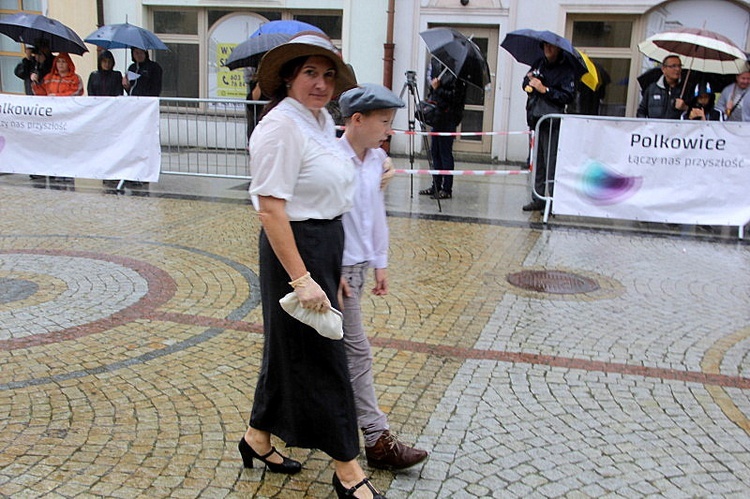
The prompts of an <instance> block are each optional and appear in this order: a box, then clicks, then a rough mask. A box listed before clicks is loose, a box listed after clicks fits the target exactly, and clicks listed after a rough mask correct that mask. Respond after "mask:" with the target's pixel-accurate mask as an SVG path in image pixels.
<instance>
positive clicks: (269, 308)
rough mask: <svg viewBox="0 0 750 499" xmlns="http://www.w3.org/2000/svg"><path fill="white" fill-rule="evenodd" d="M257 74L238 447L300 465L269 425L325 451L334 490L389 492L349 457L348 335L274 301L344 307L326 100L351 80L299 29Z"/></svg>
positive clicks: (354, 443)
mask: <svg viewBox="0 0 750 499" xmlns="http://www.w3.org/2000/svg"><path fill="white" fill-rule="evenodd" d="M258 82H259V85H260V88H261V91H262V92H263V94H265V95H269V96H271V101H270V102H269V104H268V106H266V109H265V110H264V115H263V116H262V118H261V121H260V122H259V123H258V126H257V127H256V128H255V130H254V131H253V134H252V135H251V137H250V143H249V149H250V168H251V173H252V179H253V180H252V183H251V185H250V195H251V199H252V201H253V206H254V207H255V209H256V210H257V211H258V213H259V215H260V220H261V224H262V230H261V234H260V237H259V254H260V282H261V301H262V304H263V326H264V333H265V344H264V349H263V361H262V365H261V370H260V374H259V376H258V384H257V386H256V390H255V399H254V402H253V410H252V413H251V416H250V425H249V427H248V429H247V432H246V433H245V435H244V437H243V438H242V440H240V443H239V449H240V453H241V454H242V458H243V462H244V465H245V466H246V467H252V462H253V459H258V460H260V461H261V462H263V463H264V464H265V465H266V466H267V467H268V469H269V470H270V471H272V472H278V473H288V474H293V473H297V472H298V471H300V470H301V467H302V466H301V464H300V463H299V462H298V461H295V460H293V459H290V458H288V457H285V456H282V455H281V454H280V453H279V452H278V451H276V450H275V448H274V447H272V445H271V435H272V434H273V435H276V436H278V437H279V438H280V439H282V440H283V441H284V442H286V444H287V445H288V446H295V447H304V448H315V449H320V450H322V451H324V452H325V453H327V454H328V455H329V456H331V457H332V458H333V459H334V466H335V471H334V474H333V478H332V482H333V485H334V489H335V490H336V493H337V495H339V497H345V496H346V497H384V496H382V495H380V494H379V493H378V492H377V490H376V489H375V488H374V487H373V486H372V485H371V484H370V482H369V480H368V479H367V478H366V477H365V474H364V471H363V470H362V468H361V467H360V466H359V463H358V462H357V459H356V458H357V455H358V454H359V435H358V428H357V417H356V412H355V407H354V396H353V393H352V388H351V383H350V381H349V376H348V371H347V361H346V353H345V350H344V343H343V341H341V340H331V339H328V338H324V337H323V336H321V335H319V334H317V332H316V331H315V330H314V329H312V328H310V327H309V326H306V325H304V324H303V323H301V322H299V321H297V320H296V319H294V318H293V317H291V316H290V315H289V314H287V313H286V312H284V311H283V309H282V308H281V306H280V305H279V299H281V298H282V297H283V296H285V295H286V294H287V293H289V292H290V291H292V290H294V293H295V294H296V295H297V298H298V299H299V302H300V304H301V305H302V307H304V308H306V309H310V310H312V311H316V312H320V313H323V312H325V311H327V310H328V309H329V308H330V307H334V308H339V307H338V302H337V298H336V292H337V289H338V284H339V280H340V276H341V258H342V252H343V244H344V234H343V227H342V223H341V215H342V214H343V213H344V212H345V211H347V210H349V208H350V207H351V205H352V196H353V187H354V175H355V173H354V166H353V164H352V163H351V161H350V159H349V158H347V157H346V156H345V155H344V154H343V153H342V152H341V149H340V148H339V147H338V145H337V143H336V132H335V127H334V124H333V120H332V119H331V116H330V115H329V114H328V112H327V111H326V109H325V105H326V104H327V103H328V102H329V101H330V100H331V99H332V98H333V96H334V95H337V94H339V93H341V92H343V91H344V90H347V89H349V88H352V87H354V86H356V81H355V80H354V77H353V75H352V73H351V71H350V70H349V69H348V68H347V66H346V65H345V64H344V62H343V61H342V59H341V57H340V55H339V53H338V51H337V50H336V48H335V47H334V46H333V44H332V43H331V41H330V39H328V38H327V37H326V36H325V35H321V34H319V33H313V32H304V33H300V34H298V35H296V36H295V37H294V38H292V39H291V40H290V41H289V42H287V43H285V44H283V45H280V46H278V47H276V48H274V49H272V50H270V51H269V52H268V53H267V54H266V55H265V57H264V58H263V60H262V61H261V64H260V67H259V68H258ZM352 489H354V490H352ZM347 492H348V493H349V495H348V496H347V495H346V494H347Z"/></svg>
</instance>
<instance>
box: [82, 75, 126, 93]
mask: <svg viewBox="0 0 750 499" xmlns="http://www.w3.org/2000/svg"><path fill="white" fill-rule="evenodd" d="M86 92H87V93H88V94H89V95H104V96H111V97H117V96H118V95H122V94H123V88H122V73H120V72H119V71H114V70H111V69H110V70H107V71H105V70H98V71H94V72H92V73H91V74H90V75H89V81H88V85H87V87H86Z"/></svg>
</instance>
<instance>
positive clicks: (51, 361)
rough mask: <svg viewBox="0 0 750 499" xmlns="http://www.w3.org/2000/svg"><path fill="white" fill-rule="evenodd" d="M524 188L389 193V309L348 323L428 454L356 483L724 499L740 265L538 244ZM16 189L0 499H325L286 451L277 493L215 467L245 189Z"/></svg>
mask: <svg viewBox="0 0 750 499" xmlns="http://www.w3.org/2000/svg"><path fill="white" fill-rule="evenodd" d="M400 163H401V164H397V167H398V168H408V167H409V166H408V165H404V164H403V160H402V161H401V162H400ZM526 182H527V177H526V175H524V174H520V175H514V176H503V177H501V176H497V177H481V178H480V177H462V178H460V179H457V181H456V186H455V187H454V197H453V199H450V200H443V201H442V202H441V205H440V206H437V203H436V201H434V200H430V199H428V198H426V197H425V196H419V195H418V194H417V191H418V190H419V189H422V188H425V187H427V186H428V185H429V179H428V178H427V177H409V176H399V177H397V178H396V179H395V180H394V182H393V183H392V184H391V186H390V188H389V194H388V210H389V214H390V217H389V224H390V228H391V266H390V277H391V292H390V294H389V295H388V296H385V297H374V296H370V297H368V298H367V299H365V300H364V303H363V307H364V312H365V320H366V327H367V329H368V331H369V334H370V337H371V341H372V344H373V351H374V354H375V381H376V389H377V391H378V394H379V401H380V404H381V406H382V407H383V409H384V410H385V411H386V412H387V413H388V414H389V419H390V423H391V427H392V430H393V431H394V432H395V433H396V434H397V435H398V436H399V437H400V438H401V440H403V441H405V442H407V443H417V445H418V446H420V447H422V448H425V449H427V450H429V451H430V453H431V454H430V458H429V460H428V461H426V462H425V463H424V464H422V465H420V466H418V467H416V468H414V469H411V470H408V471H406V472H402V473H391V472H386V471H377V470H370V469H368V468H367V466H366V463H365V460H364V458H363V457H361V462H362V464H363V467H364V468H365V470H366V471H367V472H368V473H370V474H371V475H372V477H373V481H374V483H375V484H376V485H377V486H378V487H380V488H382V489H384V490H387V492H388V497H389V498H406V497H414V498H448V497H451V498H454V497H459V498H461V497H466V498H468V497H544V498H546V497H648V496H663V497H746V496H747V491H748V490H749V489H750V434H749V432H750V419H748V418H749V417H750V397H749V395H750V373H748V369H750V360H749V359H750V357H749V355H750V245H748V243H747V242H745V241H739V240H737V237H736V235H737V233H736V229H728V228H714V229H711V228H708V229H706V228H700V229H699V228H693V227H673V226H658V225H646V224H638V223H631V224H624V223H621V224H619V225H617V224H614V223H613V222H606V223H604V222H601V223H600V222H596V221H587V222H586V223H583V222H582V221H580V220H578V221H574V220H553V222H552V223H551V224H550V225H549V226H544V225H543V224H541V223H540V221H539V215H538V214H531V215H530V214H528V213H523V212H521V210H520V206H521V205H522V204H523V203H524V202H525V201H526V198H527V191H526ZM37 187H39V188H33V185H32V182H31V181H30V180H29V179H28V177H27V176H22V175H2V176H0V207H1V208H0V496H3V497H29V498H31V497H61V498H63V497H64V498H67V497H122V498H126V497H127V498H130V497H210V498H214V497H233V498H242V497H280V498H302V497H331V496H332V495H333V494H332V487H331V485H330V481H331V474H332V466H331V463H330V460H329V459H328V457H327V456H325V455H324V454H322V453H321V452H319V451H308V450H304V449H288V452H289V454H290V455H291V456H292V457H294V458H295V459H299V460H301V461H302V462H303V466H304V469H303V471H302V472H301V473H300V474H298V475H295V476H293V477H287V476H279V475H275V474H273V473H270V472H267V471H264V470H263V469H259V468H257V467H256V468H255V469H248V470H244V469H243V468H242V462H241V460H240V456H239V454H238V452H237V448H236V444H237V441H238V440H239V439H240V437H241V436H242V434H243V432H244V430H245V425H246V421H247V419H248V417H249V411H250V407H251V403H252V396H253V390H254V385H255V379H256V376H257V372H258V368H259V363H260V357H261V347H262V336H261V334H260V333H261V322H260V321H261V314H260V306H259V297H258V282H257V274H256V273H257V270H258V268H257V247H256V242H257V233H258V228H259V224H258V220H257V216H256V215H255V213H254V210H253V209H252V207H251V206H250V205H249V204H248V202H247V196H246V192H245V188H246V184H245V183H243V182H242V181H240V180H236V179H235V180H226V179H225V180H218V179H205V178H195V177H174V176H170V177H168V178H163V180H162V181H161V182H159V183H158V184H151V185H149V186H141V187H138V186H130V187H126V189H125V191H124V194H116V193H114V191H113V190H112V189H104V188H103V187H102V185H101V182H96V181H85V180H84V181H80V180H79V181H76V182H75V184H74V185H67V184H66V185H52V184H50V185H47V184H46V183H45V184H44V185H43V186H42V185H38V186H37ZM51 187H52V188H51ZM55 187H56V188H55ZM733 230H734V232H732V231H733ZM532 271H537V273H535V274H533V279H528V278H529V277H530V276H532ZM511 275H515V276H519V275H520V276H521V277H522V279H520V281H514V282H516V285H514V284H511V283H510V282H509V280H508V278H509V276H511ZM524 278H525V280H524ZM540 280H541V284H542V286H541V287H540V283H539V281H540ZM591 282H593V283H594V284H595V286H591V287H587V288H585V289H584V290H581V288H579V287H578V284H579V283H591ZM524 283H527V284H529V285H528V286H523V284H524ZM518 284H520V285H521V286H519V285H518ZM545 284H546V285H547V287H544V285H545ZM276 443H277V444H278V445H279V446H281V447H283V442H276Z"/></svg>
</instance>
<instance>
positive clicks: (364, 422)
mask: <svg viewBox="0 0 750 499" xmlns="http://www.w3.org/2000/svg"><path fill="white" fill-rule="evenodd" d="M341 277H342V278H343V279H345V280H346V282H347V284H348V285H349V289H350V291H351V294H352V295H351V296H349V297H346V296H345V297H344V300H343V302H342V304H341V305H342V307H343V308H344V310H343V312H344V346H345V347H346V357H347V362H348V364H349V378H350V379H351V381H352V389H353V390H354V404H355V406H356V408H357V423H358V424H359V427H360V428H361V429H362V433H363V435H364V438H365V446H366V447H370V446H372V445H375V442H377V440H378V438H380V435H381V434H382V433H383V431H385V430H387V429H388V418H387V417H386V415H385V413H384V412H383V411H381V410H380V407H378V399H377V397H376V396H375V387H374V386H373V378H372V350H371V349H370V341H369V340H368V339H367V335H365V330H364V327H363V325H362V307H361V305H360V301H361V299H362V293H363V292H364V285H365V280H366V277H367V263H366V262H365V263H358V264H356V265H344V266H343V267H342V269H341Z"/></svg>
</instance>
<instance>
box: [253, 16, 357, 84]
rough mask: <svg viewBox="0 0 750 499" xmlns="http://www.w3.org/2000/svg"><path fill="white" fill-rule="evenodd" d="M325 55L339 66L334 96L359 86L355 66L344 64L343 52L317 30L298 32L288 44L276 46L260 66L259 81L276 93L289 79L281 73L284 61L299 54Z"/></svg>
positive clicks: (267, 53)
mask: <svg viewBox="0 0 750 499" xmlns="http://www.w3.org/2000/svg"><path fill="white" fill-rule="evenodd" d="M314 55H321V56H323V57H327V58H328V59H330V60H331V62H333V64H334V65H335V66H336V87H335V89H334V91H333V94H334V95H338V94H340V93H341V92H343V91H345V90H348V89H350V88H353V87H356V86H357V80H356V79H355V78H354V74H353V73H352V71H351V69H349V68H348V67H347V65H346V64H344V61H343V59H341V54H340V53H339V51H338V50H337V49H336V47H335V46H334V45H333V43H332V42H331V39H330V38H328V37H327V36H325V35H323V34H321V33H317V32H314V31H303V32H301V33H298V34H296V35H295V36H294V37H293V38H292V39H291V40H289V41H288V42H286V43H282V44H281V45H279V46H277V47H274V48H272V49H271V50H269V51H268V52H266V55H264V56H263V59H261V61H260V67H258V84H259V85H260V90H261V91H262V92H263V94H264V95H273V94H274V92H275V91H276V89H278V88H279V87H280V86H281V85H284V84H286V82H285V81H284V80H283V79H282V78H281V75H280V74H279V72H280V71H281V68H282V66H283V65H284V64H286V63H287V62H289V61H291V60H292V59H296V58H297V57H310V56H314Z"/></svg>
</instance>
